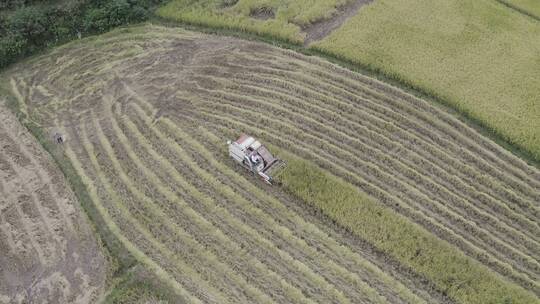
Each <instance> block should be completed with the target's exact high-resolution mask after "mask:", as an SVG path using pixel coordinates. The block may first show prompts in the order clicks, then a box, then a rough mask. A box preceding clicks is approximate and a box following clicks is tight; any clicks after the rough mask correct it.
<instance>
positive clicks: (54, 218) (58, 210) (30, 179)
mask: <svg viewBox="0 0 540 304" xmlns="http://www.w3.org/2000/svg"><path fill="white" fill-rule="evenodd" d="M2 102H3V101H2ZM64 183H65V182H64V180H63V177H62V175H61V172H60V171H59V170H58V169H56V168H54V166H53V163H52V160H51V159H50V157H49V156H48V155H47V154H46V152H45V151H43V150H42V149H41V148H40V147H39V146H38V144H37V143H36V142H35V139H34V138H32V136H31V135H30V134H29V133H28V131H27V130H25V129H24V127H23V126H22V125H20V124H19V122H18V121H17V118H16V117H15V116H14V115H12V113H9V110H8V109H7V108H5V107H4V105H0V264H1V265H2V267H1V268H0V277H1V278H3V281H2V284H1V286H0V302H2V303H15V302H20V301H25V302H34V301H40V300H42V299H44V298H46V299H49V300H51V301H59V302H70V301H78V302H81V301H83V302H93V301H95V300H96V298H97V297H98V296H99V294H100V293H101V289H102V287H103V280H104V278H105V266H104V265H105V264H102V263H104V261H103V257H102V255H101V253H100V252H99V250H98V248H99V247H98V245H97V242H96V240H95V239H93V238H92V235H91V233H90V229H89V227H88V226H87V223H86V222H83V221H81V219H83V218H82V217H80V216H81V215H82V214H81V213H80V209H78V208H79V207H78V206H76V205H74V203H75V202H76V201H75V198H74V195H73V194H72V193H71V192H70V191H69V190H68V188H67V186H66V185H65V184H64ZM96 263H99V264H98V265H95V264H96ZM91 264H94V265H91ZM37 277H39V280H37V279H36V280H33V281H31V282H29V281H28V279H27V278H37ZM8 278H9V280H8ZM65 282H71V284H68V285H64V288H63V292H64V293H58V292H59V290H60V289H59V286H62V284H65ZM83 285H84V286H83Z"/></svg>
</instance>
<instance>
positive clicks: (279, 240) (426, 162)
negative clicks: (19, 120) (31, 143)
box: [2, 26, 540, 303]
mask: <svg viewBox="0 0 540 304" xmlns="http://www.w3.org/2000/svg"><path fill="white" fill-rule="evenodd" d="M3 77H4V78H3V81H2V83H3V84H4V85H7V86H8V87H9V88H8V89H9V90H11V92H12V94H13V96H15V97H17V98H18V100H19V103H20V105H21V111H22V112H23V113H25V114H26V115H28V117H30V118H31V119H32V120H34V121H35V122H36V123H38V124H40V125H41V126H42V127H43V128H45V129H51V128H59V129H61V130H63V132H64V133H65V134H67V143H66V144H65V145H64V149H65V154H66V155H67V157H68V158H69V160H70V161H71V162H72V163H73V165H74V167H75V168H76V169H77V171H78V174H79V175H80V176H81V178H82V179H83V181H84V182H85V184H86V185H87V188H88V191H89V194H90V196H91V198H92V200H93V203H94V204H95V208H96V209H97V210H98V211H99V212H100V214H101V216H102V217H103V218H104V220H105V221H106V222H107V225H108V227H109V229H110V231H111V232H112V233H113V234H114V235H115V236H116V237H117V238H118V239H119V240H120V242H122V243H123V245H124V246H125V247H126V249H127V250H128V251H129V252H130V253H131V254H132V255H133V256H134V257H135V258H136V259H137V260H138V261H139V262H140V263H141V264H143V265H145V266H146V267H147V268H148V269H150V270H151V271H153V272H154V273H155V274H156V275H157V276H158V277H159V278H160V279H161V280H163V281H164V282H165V283H166V284H167V285H168V286H169V287H170V288H172V289H173V290H175V291H176V292H177V293H178V294H179V295H180V296H181V297H182V298H183V299H184V300H186V301H187V302H193V303H200V302H203V303H228V302H231V303H238V302H242V303H402V302H409V303H453V302H471V303H472V302H476V303H481V302H484V303H487V302H490V303H497V302H501V303H502V302H503V301H509V302H512V301H514V302H513V303H525V302H530V303H534V302H535V301H536V300H537V296H538V295H539V294H540V285H539V283H538V282H539V280H538V279H539V276H540V257H539V256H538V252H540V244H539V242H540V227H539V223H538V212H539V209H540V206H539V204H538V202H539V201H540V191H539V188H540V171H539V170H538V169H536V168H534V167H530V166H528V165H527V164H526V163H524V162H523V161H521V160H520V159H518V158H516V157H514V156H513V155H512V154H510V153H509V152H507V151H505V150H503V149H502V148H500V147H499V146H497V145H495V144H494V143H492V142H491V141H489V140H487V139H485V138H483V137H482V136H481V135H479V134H478V133H477V132H476V131H474V130H473V129H472V128H470V127H468V126H466V125H465V124H463V123H462V122H460V121H458V120H457V119H455V118H454V117H452V116H451V115H450V114H448V113H446V112H444V111H441V110H440V109H438V108H435V107H433V106H431V105H430V104H429V103H426V102H424V101H422V100H419V99H417V98H415V97H412V96H410V95H407V94H405V93H403V92H401V91H399V90H397V89H394V88H392V87H390V86H387V85H385V84H382V83H380V82H378V81H375V80H373V79H370V78H367V77H364V76H362V75H360V74H356V73H352V72H349V71H347V70H345V69H342V68H339V67H337V66H335V65H332V64H330V63H327V62H325V61H323V60H320V59H317V58H311V57H306V56H303V55H299V54H297V53H294V52H291V51H286V50H282V49H277V48H274V47H271V46H268V45H265V44H260V43H255V42H247V41H242V40H239V39H234V38H227V37H217V36H208V35H202V34H198V33H193V32H186V31H183V30H178V29H167V28H162V27H155V26H144V27H136V28H128V29H122V30H117V31H114V32H112V33H109V34H106V35H102V36H99V37H96V38H91V39H85V40H82V41H80V42H75V43H71V44H68V45H66V46H64V47H61V48H58V49H55V50H53V51H52V52H51V53H49V54H47V56H43V57H38V58H34V59H32V60H30V61H28V62H26V63H23V64H20V65H17V66H15V67H14V68H12V69H11V70H10V71H8V72H7V73H5V74H4V75H3ZM240 132H247V133H251V134H253V135H255V136H258V137H260V138H261V139H262V140H263V141H265V142H268V143H270V144H271V145H272V146H273V147H274V148H275V149H276V150H281V151H282V154H283V155H288V154H289V153H292V154H295V155H296V156H298V157H300V158H302V159H305V160H308V161H310V162H312V163H313V164H316V165H318V166H319V167H320V168H322V169H323V170H324V172H327V173H329V174H334V175H336V176H339V177H341V178H343V179H344V180H345V181H347V182H348V183H350V184H351V185H354V187H355V188H356V189H360V190H362V191H363V192H365V193H367V194H368V195H369V197H370V199H372V200H373V201H374V202H375V203H376V204H377V205H378V206H382V207H384V210H388V211H385V212H391V213H392V214H394V213H399V214H401V215H403V216H404V217H405V218H406V224H404V225H405V226H404V229H405V228H407V229H409V228H410V227H423V228H422V229H426V230H427V231H429V233H431V234H432V235H433V236H436V237H438V238H440V240H439V239H437V238H435V239H437V242H439V243H440V244H443V243H444V244H447V243H448V244H451V245H452V247H449V248H450V249H449V251H448V256H450V257H454V256H461V255H463V254H465V255H466V256H467V257H465V259H466V260H465V261H466V263H463V264H460V265H458V264H451V263H450V264H449V266H448V269H447V271H446V272H447V273H450V274H454V273H457V275H456V276H455V278H460V275H461V274H460V273H469V272H470V273H472V277H474V275H475V274H476V273H478V274H482V276H481V277H479V278H477V279H475V280H466V281H452V277H445V274H444V273H431V272H430V271H429V269H427V268H429V267H428V266H425V265H423V266H422V265H418V264H415V261H414V259H415V258H414V257H412V258H411V259H410V261H409V260H405V258H404V256H400V255H399V253H398V252H399V250H395V249H393V248H391V247H390V248H385V249H384V250H383V249H381V248H377V247H376V246H375V245H374V244H376V243H371V242H370V241H369V239H368V238H366V239H362V238H359V237H358V236H355V235H354V234H353V233H351V232H350V231H346V230H344V229H341V228H339V227H340V221H339V219H338V220H334V221H332V220H330V219H329V218H327V217H325V216H324V215H321V214H320V212H319V211H317V210H318V209H315V208H314V207H310V205H308V204H305V203H304V202H302V201H300V200H299V199H298V198H296V197H293V196H292V195H291V194H290V193H286V192H284V191H283V189H282V188H280V187H269V186H265V185H263V184H262V182H259V181H257V180H254V179H253V178H252V177H251V176H249V175H247V174H245V173H244V172H243V171H242V170H241V169H239V168H237V167H235V165H234V164H233V163H232V162H231V161H230V160H229V159H228V157H227V153H226V146H225V141H226V140H227V139H230V138H232V137H234V136H236V135H238V134H239V133H240ZM291 166H294V165H293V162H291ZM308 184H309V183H308ZM284 187H285V188H287V184H284ZM290 190H291V191H293V189H292V188H290ZM293 192H294V191H293ZM392 216H397V215H392ZM391 218H393V217H391ZM400 223H401V222H400ZM413 223H415V224H413ZM391 224H392V223H391V222H390V223H389V225H391ZM414 229H417V228H414ZM418 229H420V228H418ZM374 237H378V236H374ZM383 238H384V236H383ZM441 240H444V241H441ZM446 242H447V243H446ZM439 243H438V244H439ZM445 246H446V245H445ZM445 248H446V247H445ZM411 250H414V248H412V249H411ZM429 255H430V252H416V256H422V257H424V258H425V257H426V256H427V257H429ZM437 258H438V257H434V259H437ZM423 260H425V259H423ZM428 263H429V261H428ZM417 266H418V267H417ZM426 269H427V270H426Z"/></svg>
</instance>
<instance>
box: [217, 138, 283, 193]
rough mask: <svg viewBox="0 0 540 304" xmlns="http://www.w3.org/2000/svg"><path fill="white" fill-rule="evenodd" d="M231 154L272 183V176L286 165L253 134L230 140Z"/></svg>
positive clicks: (245, 166)
mask: <svg viewBox="0 0 540 304" xmlns="http://www.w3.org/2000/svg"><path fill="white" fill-rule="evenodd" d="M227 144H228V145H229V155H230V156H231V157H232V159H233V160H234V161H236V162H237V163H239V164H240V165H242V166H243V167H244V168H246V169H247V170H248V171H250V172H252V173H253V174H257V175H259V176H260V177H261V178H262V179H263V180H264V181H265V182H267V183H269V184H272V176H273V175H275V173H276V172H277V171H278V170H279V169H280V168H282V167H283V166H284V165H285V162H284V161H282V160H281V159H278V158H275V157H274V156H273V155H272V154H271V153H270V151H268V149H266V147H265V146H263V145H262V144H261V143H260V142H259V141H258V140H256V139H255V138H253V137H252V136H249V135H246V134H242V135H241V136H240V137H239V138H238V139H237V140H236V141H234V142H231V141H228V142H227Z"/></svg>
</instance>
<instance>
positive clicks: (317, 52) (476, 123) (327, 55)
mask: <svg viewBox="0 0 540 304" xmlns="http://www.w3.org/2000/svg"><path fill="white" fill-rule="evenodd" d="M496 1H502V0H496ZM146 23H148V24H155V25H161V26H165V27H169V28H183V29H186V30H190V31H196V32H200V33H205V34H211V35H219V36H227V37H235V38H240V39H244V40H249V41H259V42H264V43H268V44H271V45H273V46H276V47H279V48H283V49H287V50H292V51H295V52H298V53H301V54H303V55H306V56H317V57H319V58H323V59H326V60H328V61H329V62H331V63H333V64H337V65H338V66H340V67H342V68H345V69H348V70H350V71H353V72H356V73H360V74H363V75H365V76H368V77H371V78H374V79H376V80H378V81H381V82H384V83H386V84H389V85H391V86H393V87H396V88H397V89H400V90H402V91H404V92H405V93H407V94H410V95H412V96H414V97H417V98H420V99H423V100H425V101H427V102H429V103H430V104H431V105H434V106H436V107H437V108H439V109H442V110H444V111H446V112H448V113H450V114H451V115H453V116H454V117H455V118H457V119H458V120H460V121H462V122H463V123H465V124H467V125H468V126H470V127H472V128H473V129H474V130H475V131H477V132H479V133H480V134H481V135H483V136H485V137H487V138H489V139H490V140H492V141H493V142H495V143H496V144H497V145H499V146H501V147H503V148H504V149H505V150H507V151H509V152H511V153H512V154H514V155H515V156H517V157H519V158H520V159H522V160H523V161H525V162H526V163H527V164H528V165H531V166H534V167H536V168H538V169H540V155H539V156H536V155H535V154H534V153H533V152H532V151H529V150H527V149H526V148H524V147H522V146H520V145H518V144H515V143H513V142H511V141H509V140H507V139H506V138H505V137H504V135H503V134H502V133H501V132H499V131H497V130H495V129H493V128H491V127H489V126H488V125H486V124H485V123H484V122H482V121H481V120H480V119H477V118H475V117H474V116H472V115H471V113H470V112H468V111H465V110H460V109H457V108H455V107H454V106H453V105H452V103H451V102H450V101H448V100H445V99H443V98H441V97H438V96H436V95H435V94H434V93H432V92H430V90H428V89H425V88H423V87H422V86H419V85H416V84H414V83H413V82H410V81H404V80H400V79H398V78H397V77H394V76H392V75H390V74H388V73H385V72H384V71H382V70H380V69H376V68H373V67H371V66H369V65H367V64H361V63H358V62H354V61H352V60H348V59H345V58H343V57H341V56H339V55H337V54H333V53H331V52H327V51H324V50H322V49H319V48H315V47H310V48H306V47H304V46H303V44H299V43H295V42H293V41H290V40H288V39H283V38H279V37H275V36H272V35H269V34H256V33H253V32H250V31H240V30H237V29H234V28H225V27H222V28H220V27H212V26H206V25H201V24H193V23H187V22H181V21H175V20H169V19H165V18H163V17H159V16H154V18H152V19H150V20H149V21H148V22H146ZM143 24H144V23H143ZM133 26H138V25H133ZM139 26H140V24H139Z"/></svg>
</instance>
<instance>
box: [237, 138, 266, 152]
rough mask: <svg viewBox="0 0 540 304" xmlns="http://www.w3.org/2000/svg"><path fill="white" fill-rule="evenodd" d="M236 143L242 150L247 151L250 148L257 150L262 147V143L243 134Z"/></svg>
mask: <svg viewBox="0 0 540 304" xmlns="http://www.w3.org/2000/svg"><path fill="white" fill-rule="evenodd" d="M236 143H237V144H238V145H239V146H240V147H241V148H242V150H245V149H246V148H248V147H251V148H252V149H253V150H257V149H259V147H260V146H261V143H260V142H259V141H258V140H255V138H253V137H251V136H247V135H246V134H242V135H241V136H240V138H238V139H237V140H236Z"/></svg>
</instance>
